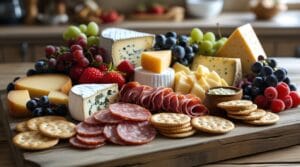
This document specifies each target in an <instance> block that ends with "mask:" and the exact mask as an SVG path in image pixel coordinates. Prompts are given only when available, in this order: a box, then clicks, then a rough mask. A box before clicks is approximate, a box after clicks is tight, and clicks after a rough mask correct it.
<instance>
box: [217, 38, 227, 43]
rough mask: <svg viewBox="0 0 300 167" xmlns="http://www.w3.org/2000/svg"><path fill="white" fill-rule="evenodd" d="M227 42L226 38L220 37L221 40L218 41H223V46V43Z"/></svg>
mask: <svg viewBox="0 0 300 167" xmlns="http://www.w3.org/2000/svg"><path fill="white" fill-rule="evenodd" d="M227 40H228V38H226V37H222V38H221V39H219V41H223V42H224V44H225V42H226V41H227Z"/></svg>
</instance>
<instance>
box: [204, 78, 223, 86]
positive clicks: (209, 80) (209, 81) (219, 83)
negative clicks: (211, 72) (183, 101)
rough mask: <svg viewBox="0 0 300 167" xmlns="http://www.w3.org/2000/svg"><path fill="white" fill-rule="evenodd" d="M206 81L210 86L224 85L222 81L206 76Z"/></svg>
mask: <svg viewBox="0 0 300 167" xmlns="http://www.w3.org/2000/svg"><path fill="white" fill-rule="evenodd" d="M206 82H207V83H208V85H209V88H213V87H217V86H222V83H221V82H216V81H214V80H212V79H211V78H206Z"/></svg>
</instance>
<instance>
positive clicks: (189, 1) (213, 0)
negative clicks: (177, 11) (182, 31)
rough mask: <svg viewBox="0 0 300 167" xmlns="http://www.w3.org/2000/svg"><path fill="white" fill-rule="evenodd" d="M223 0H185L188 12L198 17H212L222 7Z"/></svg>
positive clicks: (218, 12)
mask: <svg viewBox="0 0 300 167" xmlns="http://www.w3.org/2000/svg"><path fill="white" fill-rule="evenodd" d="M223 5H224V0H186V6H187V10H188V12H189V14H190V15H191V16H194V17H199V18H212V17H215V16H217V15H219V14H220V13H221V11H222V9H223Z"/></svg>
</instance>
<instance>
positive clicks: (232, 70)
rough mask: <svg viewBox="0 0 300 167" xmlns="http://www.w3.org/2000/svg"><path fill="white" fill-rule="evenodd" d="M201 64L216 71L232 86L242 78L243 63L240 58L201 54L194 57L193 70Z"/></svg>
mask: <svg viewBox="0 0 300 167" xmlns="http://www.w3.org/2000/svg"><path fill="white" fill-rule="evenodd" d="M199 65H204V66H206V67H207V68H208V69H209V70H210V71H216V72H217V73H218V74H219V75H220V77H221V78H223V79H224V80H225V81H226V82H227V83H228V84H229V85H231V86H235V85H237V84H238V83H239V81H240V80H241V79H242V65H241V60H240V59H238V58H223V57H210V56H201V55H200V56H197V57H195V58H194V61H193V65H192V70H197V68H198V66H199Z"/></svg>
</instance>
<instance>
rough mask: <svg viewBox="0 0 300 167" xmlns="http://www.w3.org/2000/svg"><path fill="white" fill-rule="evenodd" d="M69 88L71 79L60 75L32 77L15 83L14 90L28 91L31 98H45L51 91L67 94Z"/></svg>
mask: <svg viewBox="0 0 300 167" xmlns="http://www.w3.org/2000/svg"><path fill="white" fill-rule="evenodd" d="M71 87H72V81H71V79H70V78H69V77H68V76H66V75H60V74H43V75H33V76H30V77H24V78H21V79H19V80H17V81H16V83H15V89H16V90H28V91H29V94H30V96H31V97H40V96H47V95H48V94H49V93H50V91H53V90H56V91H61V92H63V93H65V94H68V93H69V91H70V89H71Z"/></svg>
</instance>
